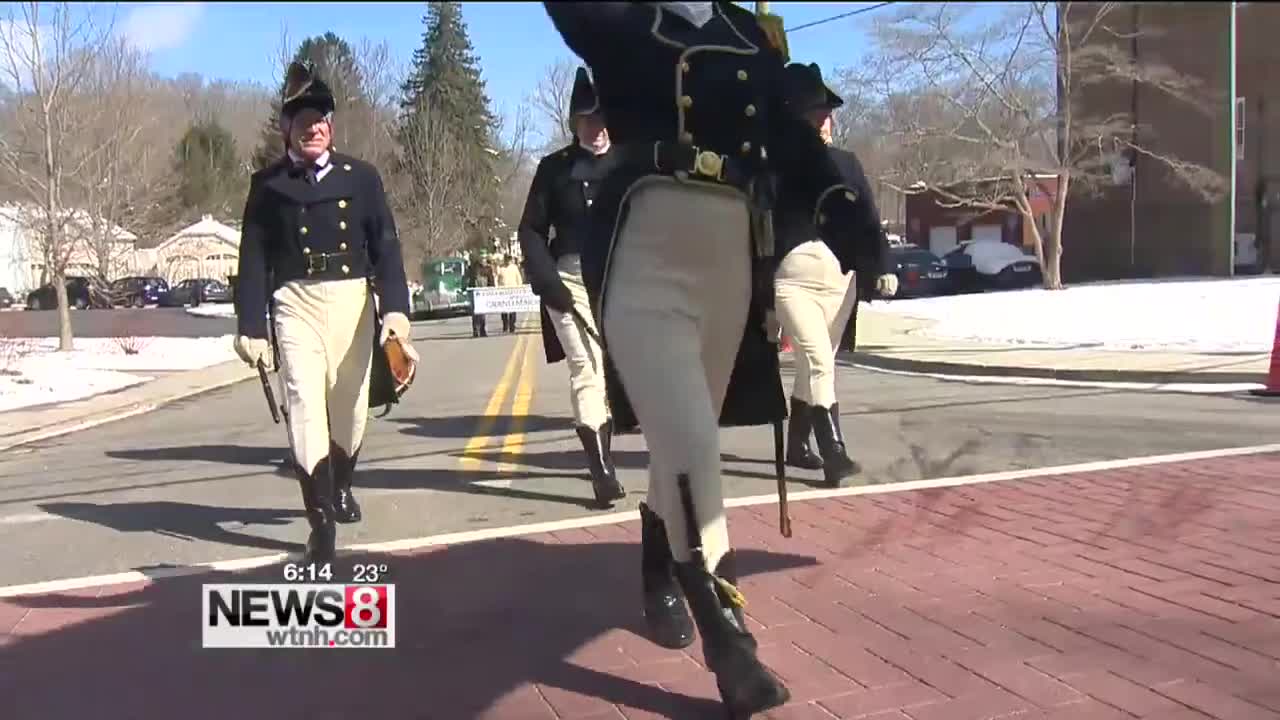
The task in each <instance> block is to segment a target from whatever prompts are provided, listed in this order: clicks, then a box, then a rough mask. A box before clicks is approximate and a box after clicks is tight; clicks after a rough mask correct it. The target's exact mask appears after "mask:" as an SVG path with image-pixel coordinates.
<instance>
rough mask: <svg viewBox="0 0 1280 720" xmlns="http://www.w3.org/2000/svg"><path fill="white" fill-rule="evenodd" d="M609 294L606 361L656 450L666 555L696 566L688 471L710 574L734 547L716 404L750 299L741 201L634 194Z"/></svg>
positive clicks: (646, 185) (704, 192)
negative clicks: (683, 479)
mask: <svg viewBox="0 0 1280 720" xmlns="http://www.w3.org/2000/svg"><path fill="white" fill-rule="evenodd" d="M629 194H630V198H631V208H630V211H629V212H628V214H627V217H626V222H625V223H624V224H623V226H622V227H621V229H620V230H619V236H618V237H617V239H616V245H615V247H614V250H613V258H612V268H611V272H610V275H609V279H608V281H607V285H606V287H605V293H606V299H605V309H604V313H605V320H604V325H605V332H606V333H608V336H607V338H606V340H607V342H608V344H609V353H610V358H611V359H612V360H613V362H614V364H615V365H616V366H617V369H618V375H619V377H620V379H621V380H622V384H623V387H624V388H625V389H626V392H627V397H628V399H630V401H631V405H632V407H633V408H634V409H635V413H636V419H637V420H639V422H640V428H641V430H642V432H643V433H644V436H645V441H646V442H647V443H648V445H649V498H648V502H649V506H650V507H652V508H653V510H654V512H656V513H657V514H658V515H659V516H660V517H661V518H662V519H663V521H665V523H666V528H667V538H668V540H669V541H670V543H671V552H672V554H673V555H674V557H675V559H676V560H678V561H681V562H684V561H688V560H689V559H690V545H689V541H690V538H689V532H688V525H687V521H686V519H685V514H684V510H683V505H682V504H681V501H680V490H679V486H678V485H677V476H679V475H681V474H687V475H689V477H690V486H691V490H692V496H693V504H694V511H695V515H696V521H697V525H698V532H699V534H700V538H698V539H695V542H698V543H699V544H700V545H701V548H702V554H703V558H704V560H705V562H706V564H707V568H708V569H709V570H714V569H715V568H716V566H717V565H718V564H719V562H720V558H721V557H722V556H723V555H724V554H725V552H726V551H728V549H729V534H728V528H727V526H726V525H725V517H724V494H723V488H722V487H721V480H720V428H719V418H720V408H721V405H723V404H724V397H725V392H726V390H727V389H728V385H729V376H730V375H731V374H732V373H733V366H734V361H735V360H736V358H737V353H738V345H739V343H740V342H741V341H742V332H743V329H744V326H745V323H746V320H747V309H748V304H749V303H750V301H751V251H750V237H749V222H748V216H747V205H746V201H745V200H744V199H743V197H742V196H741V195H739V194H738V193H737V192H734V191H732V190H729V189H727V188H723V187H718V186H712V185H706V184H693V183H689V184H681V183H678V182H677V181H676V180H674V179H670V178H665V177H652V178H646V179H645V180H642V181H640V183H638V184H637V185H635V186H633V187H632V189H631V191H630V193H629Z"/></svg>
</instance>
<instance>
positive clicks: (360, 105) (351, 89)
mask: <svg viewBox="0 0 1280 720" xmlns="http://www.w3.org/2000/svg"><path fill="white" fill-rule="evenodd" d="M293 60H294V61H295V62H298V61H310V62H312V63H314V64H315V68H316V74H317V75H319V76H320V78H321V79H322V80H324V82H325V84H326V85H328V86H329V89H330V90H332V91H333V97H334V99H335V100H336V102H335V105H336V110H335V112H336V113H337V115H338V117H339V118H341V117H345V116H347V115H348V114H350V115H352V116H355V115H356V114H357V113H355V112H352V111H358V110H363V109H367V108H368V106H369V103H370V101H369V98H368V97H366V94H365V90H364V87H363V84H362V83H361V81H360V71H359V68H358V65H357V63H356V56H355V52H354V51H353V50H352V49H351V45H350V44H348V43H347V41H346V40H343V39H342V38H341V37H339V36H337V35H335V34H334V33H332V32H327V33H325V34H324V35H317V36H315V37H309V38H307V39H306V40H303V41H302V43H301V44H300V45H299V46H298V49H297V51H296V52H295V53H294V54H293ZM284 70H285V69H284V68H281V69H280V75H281V77H283V76H284ZM283 93H284V81H283V80H281V83H280V88H279V90H278V91H277V98H278V97H279V96H280V95H282V94H283ZM280 105H281V103H280V101H279V99H277V100H273V101H272V103H271V114H270V116H269V117H268V118H267V122H266V124H265V125H263V127H262V135H261V137H260V139H259V140H258V147H257V149H255V150H254V153H253V166H254V168H255V169H258V170H261V169H262V168H265V167H267V166H268V165H270V164H271V163H273V162H275V161H276V160H278V159H279V158H280V156H281V155H282V154H283V153H284V140H283V138H282V137H281V134H280ZM334 130H335V137H334V139H333V142H334V145H335V146H336V148H337V149H339V150H340V149H342V148H344V147H346V146H348V145H349V144H351V143H350V141H351V138H352V134H353V133H355V132H359V131H360V130H361V129H360V128H359V127H353V126H352V125H351V124H350V123H344V122H339V123H336V125H335V127H334Z"/></svg>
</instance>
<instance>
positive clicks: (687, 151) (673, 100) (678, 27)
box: [544, 2, 864, 717]
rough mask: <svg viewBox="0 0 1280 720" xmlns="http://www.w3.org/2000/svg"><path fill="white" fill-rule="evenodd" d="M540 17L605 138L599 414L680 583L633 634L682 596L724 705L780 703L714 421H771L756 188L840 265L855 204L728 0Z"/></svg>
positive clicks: (764, 228)
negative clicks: (633, 462)
mask: <svg viewBox="0 0 1280 720" xmlns="http://www.w3.org/2000/svg"><path fill="white" fill-rule="evenodd" d="M544 7H545V8H546V10H547V13H548V14H549V15H550V16H551V20H552V22H553V23H554V24H555V26H556V29H557V30H558V31H559V32H560V34H561V36H562V37H563V38H564V40H565V43H566V44H567V45H568V46H569V47H570V48H571V49H572V50H573V51H574V52H575V53H576V54H577V55H578V56H579V57H581V58H582V59H583V60H584V61H585V63H586V64H587V65H588V66H589V67H591V69H592V73H593V75H594V79H595V84H596V92H597V94H598V96H599V100H600V106H601V109H602V111H603V113H604V116H605V120H606V123H607V125H608V128H609V136H610V139H611V140H612V142H613V143H614V148H613V150H612V151H610V152H611V155H612V156H613V157H612V158H611V163H612V165H613V169H612V170H611V172H610V173H609V174H608V175H607V176H606V177H605V179H604V181H603V183H602V185H601V188H600V192H599V195H597V197H596V200H595V203H594V204H593V206H592V213H591V225H592V231H591V235H590V237H589V240H588V242H587V244H586V245H585V246H584V248H583V275H584V279H585V281H586V285H587V288H588V292H589V293H590V294H591V296H592V302H593V305H594V309H595V310H596V320H597V322H598V323H599V324H600V325H601V328H602V330H603V331H604V340H605V342H606V352H607V355H608V357H609V359H610V361H611V364H613V365H615V366H616V367H617V377H616V380H618V381H619V382H616V383H614V382H611V383H610V386H609V392H610V401H611V402H610V406H611V408H612V410H613V414H614V419H615V421H616V422H617V423H618V424H619V425H620V426H621V425H626V424H629V423H628V422H624V419H625V420H628V421H630V420H631V418H628V417H626V416H627V415H629V414H630V413H631V412H632V409H633V411H634V415H635V419H636V420H638V421H639V425H640V427H641V428H642V431H643V432H644V435H645V439H646V441H647V443H648V445H649V457H650V468H649V496H648V503H647V504H648V506H649V507H650V508H651V509H652V510H653V512H654V514H655V516H656V520H657V522H658V523H659V524H660V525H659V526H660V527H661V529H662V532H661V534H660V535H658V536H656V537H654V538H653V540H657V541H662V540H665V541H668V542H666V543H664V545H663V547H662V548H661V549H662V551H663V552H664V553H670V555H671V558H672V561H671V563H670V566H669V567H670V569H669V572H670V573H671V574H673V575H674V577H675V579H676V580H677V582H678V591H677V590H676V589H674V588H673V591H672V594H671V595H669V596H668V597H667V598H666V600H667V602H664V603H663V604H662V605H661V607H656V608H651V607H650V604H649V603H648V602H646V603H645V611H646V617H648V619H649V622H650V627H651V631H652V630H653V628H654V627H655V626H657V627H665V628H668V629H669V628H670V627H673V626H674V625H675V623H676V622H677V621H678V619H679V618H681V617H683V615H684V613H685V612H686V611H685V608H684V603H683V602H682V601H681V598H680V597H679V594H680V593H682V594H683V596H684V599H685V600H687V602H688V608H689V610H690V611H691V614H692V616H693V621H694V623H695V624H696V625H697V628H698V634H699V635H700V636H701V637H702V649H703V654H704V656H705V658H706V663H707V667H708V668H709V669H710V670H711V671H712V672H713V673H715V675H716V684H717V687H718V688H719V691H720V695H721V698H722V700H723V702H724V704H725V706H726V708H727V709H728V711H729V714H730V715H731V716H733V717H748V716H750V715H752V714H754V713H759V712H762V711H764V710H767V709H769V708H772V707H776V706H778V705H781V704H783V703H785V702H786V701H787V700H788V699H789V697H790V692H789V691H788V690H787V688H786V687H785V686H784V685H783V684H782V682H781V681H780V680H779V679H778V678H777V677H776V676H775V675H774V674H773V673H772V672H770V671H769V670H768V669H767V668H766V667H765V666H764V665H763V663H761V662H760V660H759V659H758V657H757V655H756V641H755V639H754V637H753V636H752V635H751V634H750V632H749V631H748V630H747V626H746V622H745V616H744V614H743V611H742V605H743V601H742V597H741V594H740V593H739V592H738V591H737V589H736V588H735V587H734V585H733V582H734V581H735V579H736V574H735V572H734V571H733V569H732V552H731V549H730V546H729V539H728V530H727V528H726V525H725V518H724V500H723V493H722V488H721V480H720V447H719V425H720V424H722V423H723V424H725V425H735V424H759V422H760V420H762V419H766V418H767V419H769V420H772V419H781V418H784V417H785V416H786V396H785V394H784V393H783V390H782V381H781V377H780V375H779V371H778V356H777V352H776V351H775V349H774V346H773V345H772V344H771V343H770V342H769V340H768V338H767V336H766V331H765V317H766V315H765V308H766V307H767V306H768V305H770V304H771V303H772V298H773V291H772V287H771V280H772V277H771V274H772V269H773V264H774V260H773V256H774V253H775V248H774V247H773V238H772V219H771V216H770V209H771V204H772V197H773V193H772V191H771V186H772V182H771V180H772V178H774V177H775V176H776V177H777V178H778V179H779V180H780V182H781V183H782V184H783V186H784V187H791V188H792V189H793V191H794V192H796V193H797V194H798V195H800V196H802V197H803V198H804V199H805V201H806V205H807V207H808V208H809V210H810V212H811V213H813V215H814V221H815V225H816V226H817V228H818V230H819V232H820V234H821V235H822V237H823V239H824V240H826V241H827V242H828V243H829V244H830V245H831V246H832V247H831V249H832V251H833V252H834V253H835V255H836V257H837V258H838V259H839V261H840V263H841V266H842V267H843V268H845V269H852V265H853V262H854V259H855V257H857V256H858V254H857V252H856V248H855V244H856V242H859V241H863V240H864V238H863V237H862V236H861V234H858V233H854V232H850V231H848V230H847V229H848V228H851V227H854V226H856V225H857V224H858V222H859V215H860V213H861V212H862V209H861V208H860V206H859V205H858V204H857V192H856V190H854V189H853V188H850V187H848V186H847V185H846V184H845V182H844V180H843V178H842V176H841V174H840V172H839V169H838V168H837V167H836V166H835V164H834V162H833V161H832V159H831V156H830V154H829V153H828V152H827V147H826V145H825V144H823V142H822V140H821V139H820V138H819V137H818V133H817V131H816V130H814V129H813V127H811V126H810V125H809V124H807V123H806V122H805V121H804V120H803V119H802V118H801V117H799V116H798V115H796V114H794V112H792V111H791V110H790V109H788V108H787V107H786V106H785V103H784V97H783V73H784V63H783V60H782V56H781V53H780V52H779V51H778V50H777V49H775V48H774V47H772V46H770V45H769V40H768V38H767V37H766V35H765V33H764V31H763V30H762V29H761V27H760V26H759V25H758V23H757V21H756V19H755V17H754V16H753V15H752V14H751V13H750V12H748V11H746V10H743V9H741V8H739V7H737V6H735V5H734V4H733V3H728V2H716V3H711V2H683V3H675V2H671V3H667V2H663V3H628V2H590V3H587V2H581V3H573V2H569V3H565V2H546V3H544ZM644 541H645V542H648V541H650V538H648V537H645V538H644ZM648 597H649V596H648V594H646V600H647V599H648ZM655 635H657V633H656V632H655ZM655 639H659V638H658V637H655ZM691 641H692V637H691V636H690V637H689V639H688V640H687V641H686V644H687V643H688V642H691ZM659 642H661V640H660V639H659Z"/></svg>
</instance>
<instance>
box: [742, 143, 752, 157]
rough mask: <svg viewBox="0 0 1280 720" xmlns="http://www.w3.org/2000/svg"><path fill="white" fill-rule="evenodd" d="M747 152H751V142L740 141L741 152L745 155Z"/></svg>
mask: <svg viewBox="0 0 1280 720" xmlns="http://www.w3.org/2000/svg"><path fill="white" fill-rule="evenodd" d="M749 152H751V142H750V141H748V142H744V143H742V154H743V155H746V154H747V153H749Z"/></svg>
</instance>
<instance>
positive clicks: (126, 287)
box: [111, 276, 169, 307]
mask: <svg viewBox="0 0 1280 720" xmlns="http://www.w3.org/2000/svg"><path fill="white" fill-rule="evenodd" d="M167 292H169V283H168V282H166V281H165V279H164V278H161V277H144V276H137V277H125V278H120V279H119V280H116V281H115V282H113V283H111V299H112V301H113V303H112V304H114V305H117V306H125V307H146V306H147V305H159V304H160V298H161V297H163V296H164V294H165V293H167Z"/></svg>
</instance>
